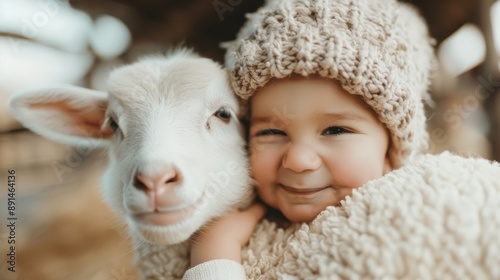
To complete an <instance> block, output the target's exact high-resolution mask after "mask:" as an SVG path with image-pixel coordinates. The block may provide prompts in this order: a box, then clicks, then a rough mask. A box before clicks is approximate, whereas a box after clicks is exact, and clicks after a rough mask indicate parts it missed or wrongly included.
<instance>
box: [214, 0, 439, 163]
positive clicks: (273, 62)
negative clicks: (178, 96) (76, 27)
mask: <svg viewBox="0 0 500 280" xmlns="http://www.w3.org/2000/svg"><path fill="white" fill-rule="evenodd" d="M248 17H249V20H248V21H247V23H246V24H245V25H244V26H243V28H242V29H241V30H240V33H239V34H238V36H237V38H236V40H235V41H232V42H228V43H225V44H223V47H226V48H227V52H226V57H225V60H226V67H227V68H228V69H229V71H230V79H231V84H232V87H233V89H234V91H235V92H236V94H237V95H238V96H240V97H241V98H243V100H245V99H248V98H250V97H251V96H252V94H253V93H254V92H255V91H256V90H257V89H259V88H261V87H263V86H264V85H265V84H266V83H267V82H269V81H270V80H271V79H273V78H284V77H288V76H290V75H292V74H300V75H302V76H309V75H318V76H321V77H326V78H331V79H335V80H337V81H338V82H340V84H341V85H342V87H343V88H344V89H345V90H346V91H347V92H349V93H351V94H355V95H360V96H361V97H362V99H363V100H364V101H365V102H366V103H367V104H368V105H369V106H370V107H371V108H372V109H373V110H374V111H375V113H376V114H377V115H378V118H379V120H380V121H381V122H382V123H383V124H385V126H386V127H387V129H388V130H389V132H390V135H391V148H390V151H389V158H390V160H391V163H392V165H393V167H394V168H396V167H399V166H401V165H402V164H403V163H404V162H405V161H406V160H407V159H408V158H409V157H411V156H413V155H415V154H418V153H420V152H422V151H423V150H424V149H426V148H427V145H428V133H427V131H426V125H425V122H426V119H425V112H424V104H423V100H424V99H428V100H430V99H429V95H428V93H427V88H428V85H429V72H430V69H431V66H432V64H433V61H434V56H433V49H432V47H431V39H430V38H429V36H428V32H427V26H426V24H425V22H424V20H423V19H422V18H421V17H420V16H419V14H418V13H417V12H416V10H415V9H414V8H412V7H411V6H409V5H407V4H404V3H400V2H397V1H396V0H376V1H374V0H268V1H267V3H266V4H265V5H264V7H262V8H260V9H259V10H258V11H257V12H255V13H254V14H250V15H249V16H248Z"/></svg>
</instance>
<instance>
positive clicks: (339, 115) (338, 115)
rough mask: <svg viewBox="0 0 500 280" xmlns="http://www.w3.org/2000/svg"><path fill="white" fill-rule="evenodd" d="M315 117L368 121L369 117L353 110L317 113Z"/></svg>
mask: <svg viewBox="0 0 500 280" xmlns="http://www.w3.org/2000/svg"><path fill="white" fill-rule="evenodd" d="M317 119H321V120H324V119H335V120H348V121H369V119H368V118H367V117H366V116H364V115H362V114H358V113H355V112H333V113H324V114H318V115H317Z"/></svg>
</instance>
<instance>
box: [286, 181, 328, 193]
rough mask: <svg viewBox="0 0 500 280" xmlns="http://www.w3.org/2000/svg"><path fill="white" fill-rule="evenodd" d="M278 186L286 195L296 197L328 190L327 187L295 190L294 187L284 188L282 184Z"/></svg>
mask: <svg viewBox="0 0 500 280" xmlns="http://www.w3.org/2000/svg"><path fill="white" fill-rule="evenodd" d="M278 186H279V187H280V188H282V189H283V190H285V191H286V192H288V193H291V194H298V195H308V194H314V193H317V192H320V191H322V190H324V189H327V188H328V186H327V187H322V188H295V187H289V186H286V185H283V184H278Z"/></svg>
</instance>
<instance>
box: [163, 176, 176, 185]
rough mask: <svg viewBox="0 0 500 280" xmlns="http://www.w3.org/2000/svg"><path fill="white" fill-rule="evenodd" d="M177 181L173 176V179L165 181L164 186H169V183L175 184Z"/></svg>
mask: <svg viewBox="0 0 500 280" xmlns="http://www.w3.org/2000/svg"><path fill="white" fill-rule="evenodd" d="M177 181H178V178H177V175H174V177H172V178H170V179H168V180H167V181H165V184H170V183H175V182H177Z"/></svg>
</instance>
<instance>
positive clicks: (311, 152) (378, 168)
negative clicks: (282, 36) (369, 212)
mask: <svg viewBox="0 0 500 280" xmlns="http://www.w3.org/2000/svg"><path fill="white" fill-rule="evenodd" d="M250 102H251V104H250V106H251V119H250V162H251V167H252V172H253V176H254V178H255V180H256V181H257V183H258V185H257V188H258V192H259V195H260V196H261V198H262V199H263V200H264V202H266V203H267V204H268V205H270V206H272V207H274V208H276V209H278V210H280V211H281V212H282V213H283V214H284V215H285V217H287V219H289V220H290V221H293V222H309V221H312V220H313V219H314V218H315V217H316V216H317V215H318V214H319V213H320V212H321V211H323V210H324V209H325V208H326V207H327V206H330V205H337V204H338V203H339V202H340V201H341V200H342V199H344V198H345V197H346V196H347V195H350V194H351V193H352V190H353V189H354V188H357V187H360V186H362V185H363V184H364V183H366V182H368V181H370V180H372V179H376V178H379V177H382V176H383V175H384V174H385V173H387V172H388V171H390V164H389V160H388V157H387V150H388V146H389V135H388V133H387V130H386V129H385V127H384V126H383V125H382V124H381V123H380V121H379V120H378V119H377V117H376V115H375V113H373V111H372V110H371V108H369V107H368V105H366V104H365V103H364V102H363V101H362V100H361V98H360V97H358V96H354V95H351V94H349V93H347V92H346V91H345V90H344V89H342V88H341V86H340V85H338V84H336V83H335V82H334V81H332V80H328V79H324V78H287V79H278V80H274V81H272V82H270V83H268V84H267V85H266V86H265V87H263V88H262V89H260V90H258V91H257V92H256V93H255V94H254V96H253V97H252V99H251V101H250Z"/></svg>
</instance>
